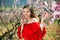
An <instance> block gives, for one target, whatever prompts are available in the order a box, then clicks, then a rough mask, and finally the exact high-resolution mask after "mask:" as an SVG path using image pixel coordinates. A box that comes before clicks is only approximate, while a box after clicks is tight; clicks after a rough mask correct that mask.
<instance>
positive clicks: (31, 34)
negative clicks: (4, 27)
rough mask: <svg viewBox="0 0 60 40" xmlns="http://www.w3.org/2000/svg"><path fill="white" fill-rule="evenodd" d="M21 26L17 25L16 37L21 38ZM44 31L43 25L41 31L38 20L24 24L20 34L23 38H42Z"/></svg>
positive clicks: (30, 39) (29, 39) (34, 39)
mask: <svg viewBox="0 0 60 40" xmlns="http://www.w3.org/2000/svg"><path fill="white" fill-rule="evenodd" d="M20 31H21V27H20V26H18V32H17V35H18V38H19V39H20V38H21V33H20ZM45 33H46V29H45V27H44V28H43V31H41V28H40V23H39V22H33V23H30V24H24V28H23V31H22V36H23V38H24V40H43V37H44V35H45Z"/></svg>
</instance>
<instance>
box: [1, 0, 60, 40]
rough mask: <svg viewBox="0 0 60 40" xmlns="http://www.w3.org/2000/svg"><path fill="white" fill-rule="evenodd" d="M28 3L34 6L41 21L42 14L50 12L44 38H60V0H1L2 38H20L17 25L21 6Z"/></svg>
mask: <svg viewBox="0 0 60 40" xmlns="http://www.w3.org/2000/svg"><path fill="white" fill-rule="evenodd" d="M26 4H29V5H30V6H32V7H33V8H34V11H35V13H36V15H37V16H38V17H39V19H40V21H41V16H42V15H43V14H44V13H48V15H49V17H48V18H47V19H46V20H45V23H46V29H47V33H46V35H45V37H44V40H60V0H0V40H19V39H18V37H17V27H18V26H19V25H20V20H21V15H22V13H21V8H23V6H24V5H26ZM22 40H23V39H22Z"/></svg>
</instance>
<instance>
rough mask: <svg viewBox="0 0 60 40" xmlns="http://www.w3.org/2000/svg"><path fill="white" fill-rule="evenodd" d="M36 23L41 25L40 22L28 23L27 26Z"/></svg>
mask: <svg viewBox="0 0 60 40" xmlns="http://www.w3.org/2000/svg"><path fill="white" fill-rule="evenodd" d="M34 23H39V22H32V23H26V24H25V25H30V24H34Z"/></svg>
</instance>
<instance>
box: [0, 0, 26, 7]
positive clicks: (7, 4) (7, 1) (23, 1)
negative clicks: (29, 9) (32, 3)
mask: <svg viewBox="0 0 60 40" xmlns="http://www.w3.org/2000/svg"><path fill="white" fill-rule="evenodd" d="M13 1H14V0H3V2H4V6H5V7H12V5H13ZM18 2H19V4H17V5H23V4H24V5H25V4H26V0H19V1H18ZM1 4H2V0H0V6H1Z"/></svg>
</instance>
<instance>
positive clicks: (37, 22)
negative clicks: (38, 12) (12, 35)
mask: <svg viewBox="0 0 60 40" xmlns="http://www.w3.org/2000/svg"><path fill="white" fill-rule="evenodd" d="M39 23H40V22H39V21H38V20H37V19H36V18H32V21H31V22H30V23H27V24H30V25H31V24H39Z"/></svg>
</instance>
